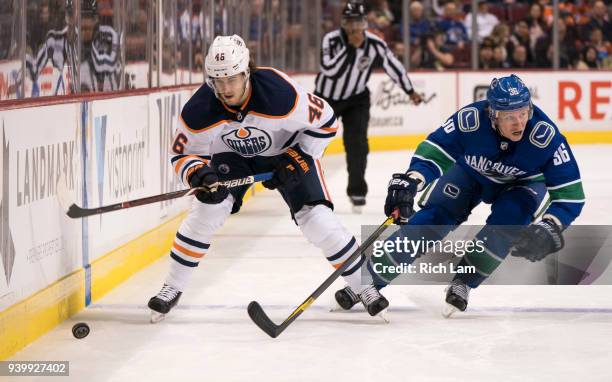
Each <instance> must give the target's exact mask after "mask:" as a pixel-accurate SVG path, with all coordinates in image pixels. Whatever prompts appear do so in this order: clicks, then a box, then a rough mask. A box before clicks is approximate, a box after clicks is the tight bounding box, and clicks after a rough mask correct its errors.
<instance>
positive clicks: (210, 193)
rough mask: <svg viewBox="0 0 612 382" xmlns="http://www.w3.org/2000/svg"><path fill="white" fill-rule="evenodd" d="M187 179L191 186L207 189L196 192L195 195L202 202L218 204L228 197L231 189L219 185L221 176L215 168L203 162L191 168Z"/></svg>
mask: <svg viewBox="0 0 612 382" xmlns="http://www.w3.org/2000/svg"><path fill="white" fill-rule="evenodd" d="M189 171H191V173H190V174H188V175H187V181H188V182H189V185H190V186H191V187H204V188H205V190H203V191H198V192H196V194H195V196H196V198H198V200H199V201H200V202H202V203H206V204H218V203H221V202H222V201H224V200H225V198H227V195H228V194H229V190H228V189H227V187H225V186H220V185H219V177H218V176H217V173H216V171H215V169H214V168H212V167H211V166H208V165H205V164H201V165H197V166H195V167H193V168H192V169H190V170H189Z"/></svg>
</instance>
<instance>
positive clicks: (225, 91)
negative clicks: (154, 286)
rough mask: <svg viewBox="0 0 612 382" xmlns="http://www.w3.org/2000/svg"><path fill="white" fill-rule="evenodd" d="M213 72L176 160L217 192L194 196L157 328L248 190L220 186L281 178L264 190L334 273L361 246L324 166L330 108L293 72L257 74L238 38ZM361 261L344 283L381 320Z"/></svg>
mask: <svg viewBox="0 0 612 382" xmlns="http://www.w3.org/2000/svg"><path fill="white" fill-rule="evenodd" d="M205 68H206V74H207V80H206V83H205V84H204V85H202V87H200V89H198V91H197V92H196V93H195V94H194V95H193V97H191V99H190V100H189V101H188V102H187V104H186V105H185V107H184V108H183V110H182V112H181V122H182V125H181V126H180V127H179V128H178V131H177V134H176V137H175V139H174V144H173V146H172V149H171V150H172V157H171V162H172V166H173V167H174V170H175V171H176V174H177V176H178V177H179V178H180V180H181V181H182V182H183V183H184V184H185V185H186V186H189V187H197V186H203V187H207V188H208V189H209V190H210V191H208V192H199V193H198V194H196V198H194V200H193V205H192V207H191V209H190V211H189V214H188V216H187V218H186V219H185V220H184V221H183V223H182V224H181V226H180V228H179V230H178V232H177V233H176V238H175V240H174V243H173V245H172V248H171V250H170V257H171V261H170V270H169V273H168V276H167V278H166V280H165V283H164V285H163V287H162V289H161V291H160V292H159V293H158V294H157V295H156V296H154V297H153V298H151V300H150V301H149V304H148V305H149V308H151V310H152V314H153V315H152V321H153V322H155V321H157V320H159V319H160V318H162V317H163V315H165V314H166V313H168V312H169V311H170V309H172V307H174V306H175V305H176V303H177V302H178V300H179V298H180V296H181V293H182V292H183V290H184V289H185V287H186V286H187V283H188V282H189V279H190V277H191V275H192V273H193V272H194V270H195V268H196V267H197V266H198V264H199V262H200V260H201V259H202V257H203V256H204V255H205V254H206V252H208V250H209V248H210V245H211V240H212V237H213V234H214V233H215V231H217V230H218V229H219V228H220V227H221V226H222V225H223V223H224V222H225V220H226V219H227V218H228V217H229V215H230V214H232V213H236V212H238V211H239V210H240V207H241V204H242V198H243V196H244V194H245V192H246V191H247V189H248V186H245V187H239V188H232V189H231V190H229V189H227V188H226V187H224V186H219V185H218V182H219V181H225V180H229V179H235V178H242V177H245V176H249V175H254V174H257V173H261V172H268V171H274V177H273V178H272V179H271V180H269V181H266V182H264V183H263V185H264V186H265V187H266V188H269V189H277V190H278V191H279V192H280V193H281V195H282V197H283V199H284V200H285V202H286V203H287V205H288V207H289V209H290V211H291V216H292V217H293V219H294V221H295V223H296V224H297V225H298V226H299V227H300V230H301V231H302V233H303V235H304V236H305V237H306V238H307V239H308V241H310V242H311V243H312V244H314V245H315V246H316V247H318V248H319V249H321V250H322V251H323V254H324V255H325V256H326V257H327V260H328V261H329V262H330V263H331V265H332V266H334V267H335V268H338V267H340V265H341V264H343V262H344V261H345V260H346V259H347V258H348V257H349V256H350V255H351V254H352V253H353V252H354V251H355V250H356V249H357V247H358V244H357V241H356V240H355V238H354V237H353V235H351V234H350V233H349V232H348V231H347V230H346V229H345V228H344V227H343V226H342V224H341V223H340V221H339V219H338V218H337V217H336V216H335V215H334V213H333V212H332V208H333V204H332V202H331V199H330V197H329V194H328V191H327V189H326V187H325V182H324V180H323V172H322V169H321V165H320V163H319V158H320V157H321V156H322V155H323V151H324V149H325V147H326V146H327V145H328V143H329V142H330V140H331V139H332V138H333V137H334V136H335V135H336V130H337V129H338V122H337V121H336V117H335V116H334V112H333V110H332V108H331V107H330V106H329V105H328V104H327V103H326V102H325V101H324V100H322V99H321V98H319V97H316V96H314V95H313V94H310V93H308V92H306V91H305V90H304V89H303V88H302V87H300V86H299V85H298V84H297V83H295V82H294V81H293V80H291V79H290V78H289V77H288V76H287V75H286V74H284V73H282V72H280V71H278V70H275V69H273V68H256V67H254V65H253V64H252V63H250V60H249V50H248V49H247V47H246V45H245V43H244V41H243V40H242V38H240V37H239V36H237V35H233V36H218V37H216V38H215V40H214V42H213V44H212V45H211V47H210V49H209V51H208V54H207V56H206V59H205ZM363 261H364V260H363V258H359V259H357V260H355V261H354V263H353V264H351V265H350V266H349V267H348V268H347V270H346V271H345V272H344V273H343V274H342V276H343V277H344V280H345V281H346V282H347V284H348V285H349V287H350V289H352V290H353V291H355V292H356V293H357V297H358V299H359V300H361V302H362V303H363V304H364V306H365V307H366V309H367V310H368V313H369V314H370V315H372V316H374V315H376V314H378V313H379V312H380V311H382V310H384V309H385V308H386V307H387V306H388V301H387V300H386V299H385V298H384V297H383V296H382V295H381V294H380V293H379V292H378V290H377V289H376V288H374V287H373V286H371V285H361V284H362V283H361V272H360V271H359V269H360V267H361V265H362V263H363Z"/></svg>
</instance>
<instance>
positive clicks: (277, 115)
mask: <svg viewBox="0 0 612 382" xmlns="http://www.w3.org/2000/svg"><path fill="white" fill-rule="evenodd" d="M250 81H251V93H250V95H249V96H248V98H247V99H246V101H245V102H244V104H243V105H241V107H240V108H231V107H229V106H227V105H225V104H224V103H223V102H221V101H220V100H219V99H217V97H215V94H214V92H213V90H212V89H211V88H210V87H209V86H208V85H206V84H204V85H203V86H202V87H200V89H198V91H197V92H196V93H195V94H194V95H193V96H192V97H191V99H189V101H188V102H187V104H186V105H185V107H184V108H183V111H182V112H181V122H182V123H181V124H180V125H179V128H178V131H177V133H176V136H175V138H174V141H173V142H174V143H173V145H172V148H171V163H172V165H173V167H174V170H175V171H176V174H177V176H178V177H179V178H180V179H181V181H182V182H183V183H184V184H185V185H188V183H187V179H186V178H187V175H188V174H189V173H190V172H189V169H191V168H193V167H195V166H197V165H199V164H201V163H208V161H210V160H211V158H212V157H213V156H214V155H215V154H218V153H223V152H234V153H236V154H238V155H241V156H243V157H246V158H249V157H255V156H275V155H279V154H282V153H284V152H285V151H286V150H287V149H288V148H289V147H291V146H294V145H296V144H299V146H300V148H301V149H302V150H303V151H304V152H305V153H307V154H309V155H311V156H312V157H313V158H315V159H317V158H320V157H321V156H322V155H323V151H324V150H325V148H326V147H327V145H328V144H329V142H330V140H331V138H333V137H334V136H335V135H336V131H337V129H338V122H337V120H336V117H335V116H334V111H333V109H332V108H331V106H329V104H328V103H327V102H325V101H324V100H323V99H321V98H319V97H316V96H314V95H313V94H311V93H308V92H307V91H306V90H305V89H303V88H302V87H301V86H300V85H298V84H297V83H296V82H295V81H293V80H292V79H290V78H289V76H287V75H286V74H285V73H282V72H280V71H278V70H276V69H273V68H258V69H257V70H256V71H254V72H253V73H251V76H250Z"/></svg>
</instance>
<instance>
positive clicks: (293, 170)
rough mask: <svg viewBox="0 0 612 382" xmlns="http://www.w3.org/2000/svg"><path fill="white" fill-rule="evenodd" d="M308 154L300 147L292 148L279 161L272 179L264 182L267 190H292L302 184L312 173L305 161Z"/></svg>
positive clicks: (278, 158) (277, 158)
mask: <svg viewBox="0 0 612 382" xmlns="http://www.w3.org/2000/svg"><path fill="white" fill-rule="evenodd" d="M306 157H308V154H306V153H304V152H303V151H302V150H301V149H300V148H299V147H298V146H294V147H290V148H289V149H287V151H285V152H284V153H283V154H281V155H279V156H278V157H276V158H275V159H276V160H277V162H276V166H275V169H274V175H273V176H272V179H270V180H266V181H265V182H263V183H262V184H263V186H264V187H265V188H267V189H270V190H274V189H276V188H278V187H284V188H286V189H292V188H294V187H296V186H298V185H299V184H300V183H301V182H302V177H303V176H304V175H306V173H307V172H308V171H310V166H308V163H306V161H305V160H304V158H306Z"/></svg>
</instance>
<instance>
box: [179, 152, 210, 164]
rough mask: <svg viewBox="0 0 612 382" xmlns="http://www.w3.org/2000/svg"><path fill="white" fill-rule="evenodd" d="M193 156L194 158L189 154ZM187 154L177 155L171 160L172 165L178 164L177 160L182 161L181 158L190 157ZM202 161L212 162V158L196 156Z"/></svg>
mask: <svg viewBox="0 0 612 382" xmlns="http://www.w3.org/2000/svg"><path fill="white" fill-rule="evenodd" d="M189 155H191V156H193V154H189ZM189 155H187V154H179V155H175V156H173V157H172V158H170V163H172V164H174V162H176V161H177V160H179V159H181V158H185V157H187V156H189ZM195 156H197V157H198V158H200V159H203V160H210V159H211V158H212V157H211V156H210V155H195Z"/></svg>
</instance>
